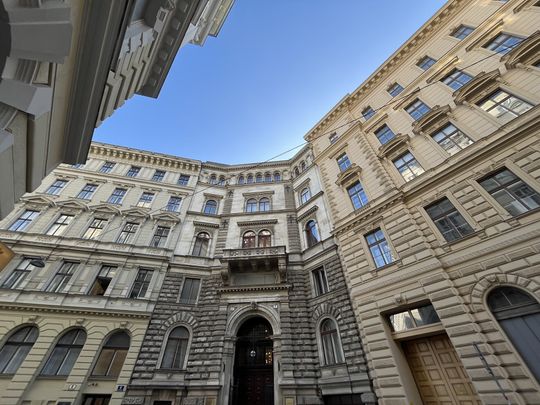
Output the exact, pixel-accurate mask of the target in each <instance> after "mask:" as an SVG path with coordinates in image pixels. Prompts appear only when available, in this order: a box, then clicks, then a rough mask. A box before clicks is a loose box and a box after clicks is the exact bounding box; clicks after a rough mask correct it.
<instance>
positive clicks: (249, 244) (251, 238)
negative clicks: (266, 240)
mask: <svg viewBox="0 0 540 405" xmlns="http://www.w3.org/2000/svg"><path fill="white" fill-rule="evenodd" d="M255 239H256V235H255V232H253V231H247V232H245V233H244V236H242V247H243V248H246V249H247V248H254V247H255Z"/></svg>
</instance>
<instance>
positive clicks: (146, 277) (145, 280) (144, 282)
mask: <svg viewBox="0 0 540 405" xmlns="http://www.w3.org/2000/svg"><path fill="white" fill-rule="evenodd" d="M153 274H154V270H150V269H139V271H138V272H137V277H135V282H134V283H133V287H132V288H131V292H130V293H129V298H141V297H144V296H145V295H146V292H147V291H148V287H149V286H150V281H151V280H152V275H153Z"/></svg>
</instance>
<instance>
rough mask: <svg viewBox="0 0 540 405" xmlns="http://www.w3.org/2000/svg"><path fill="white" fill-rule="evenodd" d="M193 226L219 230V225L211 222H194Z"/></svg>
mask: <svg viewBox="0 0 540 405" xmlns="http://www.w3.org/2000/svg"><path fill="white" fill-rule="evenodd" d="M193 225H194V226H197V227H201V228H215V229H218V228H219V224H212V223H210V222H202V221H193Z"/></svg>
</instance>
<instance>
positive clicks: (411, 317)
mask: <svg viewBox="0 0 540 405" xmlns="http://www.w3.org/2000/svg"><path fill="white" fill-rule="evenodd" d="M389 320H390V325H391V326H392V330H393V331H394V332H403V331H405V330H409V329H413V328H417V327H419V326H424V325H430V324H432V323H438V322H440V321H441V320H440V319H439V316H438V315H437V312H435V309H434V308H433V305H431V304H429V305H424V306H421V307H418V308H411V309H408V310H406V311H403V312H398V313H397V314H393V315H390V316H389Z"/></svg>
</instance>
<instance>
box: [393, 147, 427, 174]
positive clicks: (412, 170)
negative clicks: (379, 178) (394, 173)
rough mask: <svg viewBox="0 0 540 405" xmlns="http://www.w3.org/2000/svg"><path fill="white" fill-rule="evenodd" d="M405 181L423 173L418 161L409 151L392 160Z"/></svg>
mask: <svg viewBox="0 0 540 405" xmlns="http://www.w3.org/2000/svg"><path fill="white" fill-rule="evenodd" d="M392 162H393V163H394V165H395V166H396V169H398V171H399V173H400V174H401V176H403V178H404V179H405V181H411V180H412V179H414V178H415V177H418V176H420V175H421V174H422V173H424V169H423V168H422V166H420V163H418V162H417V161H416V159H415V158H414V156H413V155H412V153H411V152H406V153H405V154H403V155H401V156H400V157H398V158H396V159H394V160H393V161H392Z"/></svg>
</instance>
